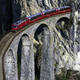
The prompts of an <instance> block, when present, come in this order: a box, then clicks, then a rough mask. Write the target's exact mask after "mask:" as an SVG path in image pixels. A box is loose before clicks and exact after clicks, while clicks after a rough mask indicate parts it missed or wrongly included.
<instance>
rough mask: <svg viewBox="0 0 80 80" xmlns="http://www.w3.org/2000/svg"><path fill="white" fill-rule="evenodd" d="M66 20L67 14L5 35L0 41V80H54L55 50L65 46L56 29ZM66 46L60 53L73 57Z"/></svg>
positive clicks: (67, 19) (68, 15)
mask: <svg viewBox="0 0 80 80" xmlns="http://www.w3.org/2000/svg"><path fill="white" fill-rule="evenodd" d="M69 18H70V13H66V14H60V15H57V16H56V15H55V16H52V17H50V18H47V19H44V20H42V21H39V22H36V23H35V24H30V25H28V26H27V27H28V28H27V27H25V28H23V29H21V30H20V31H18V32H16V33H12V32H10V33H9V34H7V35H6V36H5V37H4V38H3V39H2V40H1V41H0V80H55V74H54V68H55V66H54V59H53V58H54V54H55V51H54V50H55V48H56V46H57V45H59V44H60V45H63V43H64V40H63V38H62V36H61V34H60V33H59V32H58V30H57V28H56V27H55V25H56V23H57V22H59V21H61V22H62V23H64V24H65V22H66V21H69ZM62 23H61V24H62ZM55 36H58V37H55ZM56 38H57V39H58V40H59V43H58V42H57V40H56ZM66 44H68V43H64V45H63V46H62V48H60V49H62V50H63V51H64V52H65V53H66V54H68V55H71V56H73V52H72V51H71V49H69V45H67V46H66ZM63 47H65V48H63ZM63 51H62V52H63ZM59 53H60V52H59ZM65 53H64V54H65Z"/></svg>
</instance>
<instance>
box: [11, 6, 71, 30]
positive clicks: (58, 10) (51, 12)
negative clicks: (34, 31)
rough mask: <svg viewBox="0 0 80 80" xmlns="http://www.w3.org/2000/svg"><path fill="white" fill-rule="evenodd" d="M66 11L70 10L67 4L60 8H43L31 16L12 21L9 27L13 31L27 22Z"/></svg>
mask: <svg viewBox="0 0 80 80" xmlns="http://www.w3.org/2000/svg"><path fill="white" fill-rule="evenodd" d="M66 12H71V9H70V7H69V6H64V7H61V8H55V9H50V10H45V11H43V12H41V13H37V14H34V15H31V16H28V17H26V18H24V19H21V20H19V21H17V22H15V23H13V24H12V26H11V28H12V29H11V30H13V31H14V30H19V29H21V28H22V27H24V26H26V25H27V24H30V23H34V22H36V21H39V20H41V19H44V18H47V17H50V16H53V15H58V14H62V13H66Z"/></svg>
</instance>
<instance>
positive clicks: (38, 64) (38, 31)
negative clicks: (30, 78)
mask: <svg viewBox="0 0 80 80" xmlns="http://www.w3.org/2000/svg"><path fill="white" fill-rule="evenodd" d="M44 30H48V31H49V28H48V25H46V24H41V25H40V26H39V27H38V28H37V29H36V31H35V34H34V39H35V40H36V41H37V42H38V44H35V43H34V47H35V48H36V52H35V54H34V59H35V80H40V70H41V56H42V53H41V50H42V43H43V36H44Z"/></svg>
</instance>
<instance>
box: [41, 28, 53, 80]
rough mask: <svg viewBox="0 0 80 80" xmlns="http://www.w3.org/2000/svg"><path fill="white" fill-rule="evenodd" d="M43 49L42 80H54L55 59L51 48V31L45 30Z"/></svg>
mask: <svg viewBox="0 0 80 80" xmlns="http://www.w3.org/2000/svg"><path fill="white" fill-rule="evenodd" d="M43 35H44V36H43V48H42V61H41V71H40V80H54V73H53V70H54V69H53V65H52V64H53V62H52V61H53V59H52V54H53V52H52V50H51V48H50V33H49V30H48V29H46V28H45V30H44V33H43Z"/></svg>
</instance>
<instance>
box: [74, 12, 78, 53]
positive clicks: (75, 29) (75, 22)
mask: <svg viewBox="0 0 80 80" xmlns="http://www.w3.org/2000/svg"><path fill="white" fill-rule="evenodd" d="M73 25H74V53H77V51H78V50H77V42H76V39H77V28H78V11H75V12H74V23H73Z"/></svg>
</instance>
